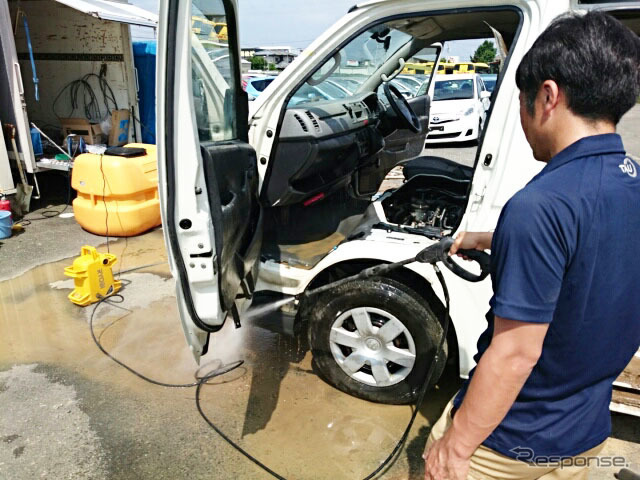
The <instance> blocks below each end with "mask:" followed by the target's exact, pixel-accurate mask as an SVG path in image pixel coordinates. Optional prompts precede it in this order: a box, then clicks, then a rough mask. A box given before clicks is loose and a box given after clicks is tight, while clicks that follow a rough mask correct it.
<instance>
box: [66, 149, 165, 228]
mask: <svg viewBox="0 0 640 480" xmlns="http://www.w3.org/2000/svg"><path fill="white" fill-rule="evenodd" d="M125 147H139V148H144V149H145V150H146V155H141V156H137V157H120V156H112V155H96V154H92V153H85V154H82V155H79V156H78V157H76V159H75V161H74V165H73V173H72V175H71V186H72V187H73V188H74V190H76V191H77V192H78V196H77V197H76V199H75V200H74V201H73V213H74V215H75V217H76V221H77V222H78V223H79V224H80V225H81V226H82V228H84V229H85V230H88V231H89V232H91V233H95V234H96V235H109V236H116V237H130V236H133V235H138V234H140V233H143V232H145V231H147V230H149V229H150V228H153V227H156V226H158V225H160V223H161V220H160V201H159V198H158V166H157V163H156V146H155V145H147V144H144V143H130V144H128V145H125Z"/></svg>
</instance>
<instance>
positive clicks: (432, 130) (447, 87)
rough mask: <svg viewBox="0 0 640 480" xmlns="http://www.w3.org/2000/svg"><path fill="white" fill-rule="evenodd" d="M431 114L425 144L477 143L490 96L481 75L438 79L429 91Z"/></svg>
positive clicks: (472, 74)
mask: <svg viewBox="0 0 640 480" xmlns="http://www.w3.org/2000/svg"><path fill="white" fill-rule="evenodd" d="M429 96H430V97H431V112H430V116H429V134H428V135H427V139H426V143H440V142H467V141H477V140H478V137H479V136H480V132H481V131H482V128H483V126H484V121H485V118H486V115H487V110H488V109H489V97H490V96H491V92H489V91H488V90H487V88H486V87H485V85H484V82H483V81H482V78H480V76H479V75H477V74H475V73H471V74H464V75H463V74H454V75H438V76H436V78H435V79H434V81H433V82H432V83H431V87H430V89H429Z"/></svg>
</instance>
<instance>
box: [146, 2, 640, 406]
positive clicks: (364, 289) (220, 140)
mask: <svg viewBox="0 0 640 480" xmlns="http://www.w3.org/2000/svg"><path fill="white" fill-rule="evenodd" d="M589 9H603V10H606V11H609V12H611V13H612V14H613V15H615V16H616V17H617V18H619V19H620V20H621V21H623V22H624V23H626V24H627V25H629V26H630V27H631V28H633V29H635V31H636V32H639V31H640V2H638V1H621V2H618V3H615V2H606V1H602V2H594V1H592V0H589V1H587V0H584V1H580V0H498V1H492V2H487V1H480V0H431V1H424V0H385V1H379V0H376V1H369V2H366V3H363V4H360V5H356V6H354V7H353V8H351V9H350V11H349V13H348V14H347V15H346V16H345V17H344V18H343V19H342V20H340V21H339V22H337V23H336V24H335V25H334V26H333V27H331V28H330V29H329V30H328V31H327V32H325V33H324V34H323V35H321V36H320V37H319V38H318V39H317V40H316V41H314V42H313V43H312V44H311V45H310V46H309V47H308V48H307V49H305V50H304V52H302V54H301V55H300V56H299V57H298V58H297V59H296V60H295V61H294V62H293V63H292V64H291V65H290V66H289V67H288V68H287V69H286V70H285V71H284V72H282V73H281V74H280V75H279V76H278V77H277V78H276V80H274V81H273V83H272V84H271V85H270V86H269V87H267V89H266V90H265V91H264V92H263V93H262V94H261V95H260V96H259V97H258V98H257V99H256V100H255V101H253V102H251V106H250V108H251V111H250V115H249V122H248V124H247V121H246V119H247V109H248V103H247V98H246V95H245V94H244V93H243V91H242V88H241V86H240V85H241V84H240V81H241V80H240V55H239V46H238V31H237V13H238V12H237V8H236V5H235V1H234V0H197V1H196V0H192V1H190V0H188V1H179V0H164V1H162V2H161V8H160V35H159V45H158V61H159V64H158V82H157V85H158V116H157V119H158V123H157V131H158V139H159V143H158V160H159V169H160V195H161V202H162V215H163V224H164V227H165V228H164V234H165V240H166V244H167V247H168V250H169V253H170V255H169V258H170V263H171V270H172V272H173V275H174V276H175V278H176V280H177V282H176V289H177V298H178V303H179V311H180V315H181V318H182V323H183V327H184V332H185V335H186V338H187V342H188V344H189V347H190V348H191V351H192V353H193V355H194V356H195V357H196V359H199V357H200V356H201V355H202V354H203V353H204V352H205V351H206V350H207V346H208V339H209V336H210V335H211V334H215V333H214V332H216V331H217V330H219V329H220V328H221V326H222V325H223V323H224V322H225V320H226V319H227V318H228V317H230V318H232V319H233V320H234V321H236V323H237V324H239V323H240V319H241V315H242V312H243V311H244V309H246V308H247V307H248V304H250V303H251V302H252V301H256V302H257V301H260V300H261V299H264V298H265V297H268V298H286V297H287V296H293V295H299V294H301V293H303V292H305V291H306V290H308V289H310V288H313V287H316V286H319V285H323V284H326V283H328V282H330V281H332V280H336V279H339V278H344V277H346V276H349V275H351V274H354V273H357V272H359V271H361V270H362V269H364V268H366V267H369V266H372V265H377V264H383V263H389V262H396V261H399V260H404V259H407V258H411V257H413V256H414V255H415V254H416V253H418V252H419V251H420V250H422V249H423V248H425V247H426V246H428V245H431V244H433V243H434V242H436V241H437V240H439V239H440V238H442V237H443V236H447V235H452V234H455V232H456V231H458V230H460V229H464V230H472V231H488V230H492V229H493V228H494V227H495V225H496V222H497V219H498V216H499V214H500V210H501V209H502V207H503V206H504V204H505V202H506V201H507V200H508V199H509V198H510V197H511V196H512V195H513V194H514V193H515V192H516V191H518V190H519V189H520V188H522V186H524V185H525V183H526V182H527V181H528V180H529V179H531V178H532V177H533V175H535V174H536V173H537V172H538V171H539V170H540V169H541V168H542V166H543V165H542V164H541V163H539V162H536V161H535V160H534V159H533V156H532V152H531V150H530V148H529V145H528V144H527V142H526V140H525V137H524V134H523V132H522V129H521V127H520V122H519V106H518V105H519V104H518V89H517V88H516V85H515V70H516V68H517V66H518V63H519V61H520V59H521V58H522V56H523V55H524V53H525V52H526V51H527V49H528V48H529V47H530V46H531V44H532V43H533V41H534V40H535V39H536V37H537V36H538V35H539V34H540V32H542V30H543V29H544V28H545V27H546V26H547V25H548V24H549V22H550V21H551V20H552V19H553V18H555V17H556V16H557V15H559V14H561V13H564V12H567V11H570V10H575V11H586V10H589ZM192 16H198V17H206V18H207V19H209V20H212V21H216V22H224V23H226V24H227V26H228V32H229V35H228V38H229V40H228V45H226V46H222V47H220V48H228V50H229V56H228V59H229V61H230V62H231V63H230V71H232V72H234V75H233V77H232V78H231V79H230V81H229V83H227V82H226V81H225V80H224V78H223V77H222V75H220V73H219V72H218V71H217V69H216V66H215V65H214V64H213V63H211V62H209V63H207V61H206V60H207V59H208V58H210V57H209V56H208V55H207V54H206V52H205V50H204V48H203V46H202V42H201V41H200V39H199V37H198V35H197V33H194V32H193V31H192V27H191V25H192V22H191V17H192ZM488 25H490V26H491V27H493V29H495V31H497V32H499V33H498V34H496V35H499V37H501V38H500V39H499V40H500V41H503V42H504V44H505V45H506V47H507V50H508V51H506V52H505V58H504V60H503V62H502V69H501V73H500V75H499V77H498V82H497V85H496V88H495V90H494V92H493V95H492V102H491V106H490V108H489V111H488V112H487V114H486V120H485V125H484V129H483V131H482V134H481V136H480V138H479V142H478V146H477V148H476V149H475V150H474V154H473V158H474V159H475V160H474V162H473V167H464V166H461V165H459V164H458V162H457V155H458V152H457V149H456V148H453V149H451V148H449V149H437V150H434V149H433V148H432V147H431V146H429V148H428V149H427V150H424V151H423V149H424V147H425V137H426V135H427V131H428V124H429V115H430V109H431V105H430V104H431V102H430V99H429V96H428V95H420V96H416V97H414V98H411V99H409V100H406V99H405V98H404V97H403V96H402V95H401V94H400V93H399V92H398V90H397V89H395V90H394V89H393V88H385V87H388V83H389V82H390V80H392V79H393V78H394V76H395V75H396V74H397V73H399V72H400V71H401V70H402V65H404V61H405V60H407V59H410V58H412V57H414V56H419V57H422V58H434V57H439V55H440V53H441V52H442V51H443V50H445V51H446V46H447V42H450V41H455V40H468V39H477V40H483V39H487V38H489V39H490V38H492V37H493V35H494V33H492V30H491V29H490V28H489V27H488ZM333 77H336V78H338V77H339V78H341V79H344V78H349V77H352V78H354V79H355V78H357V79H358V84H359V87H358V88H357V89H356V90H355V91H353V92H352V93H349V94H348V96H347V97H346V98H340V99H335V100H332V99H323V98H320V97H318V96H307V97H306V99H307V100H305V101H296V102H291V99H292V98H298V97H300V96H299V95H298V96H296V93H297V92H298V91H301V90H303V89H308V88H309V87H316V86H319V87H321V86H322V85H323V84H324V83H325V82H330V81H332V78H333ZM432 80H433V78H431V79H430V80H429V81H432ZM380 85H383V88H381V89H379V87H380ZM378 92H382V93H378ZM434 108H435V107H434ZM636 131H637V129H636ZM636 145H637V144H636ZM630 153H633V154H635V155H638V154H639V153H640V152H638V151H635V152H630ZM401 163H405V165H406V166H405V177H406V182H405V183H403V184H402V185H401V186H400V187H399V188H395V189H390V190H387V191H385V192H384V193H382V195H380V196H378V195H377V192H378V191H379V189H380V186H381V183H382V182H383V180H384V178H385V175H386V174H387V173H388V172H389V171H390V170H391V169H392V168H393V167H395V166H396V165H398V164H401ZM374 198H375V200H374ZM444 273H445V277H446V281H447V283H448V286H449V290H450V292H451V319H452V322H453V328H452V329H451V330H450V335H449V337H448V339H447V352H448V356H449V360H450V361H452V362H456V364H457V366H458V368H459V372H460V375H461V376H462V377H466V376H467V375H468V373H469V371H470V370H471V368H472V367H473V365H474V362H473V355H474V354H475V353H476V341H477V338H478V336H479V335H480V333H481V332H482V331H483V330H484V329H485V327H486V322H485V319H484V315H485V313H486V311H487V310H488V301H489V298H490V296H491V284H490V281H489V280H485V281H482V282H479V283H469V282H466V281H464V280H462V279H461V278H459V277H457V276H456V275H454V274H453V273H451V272H449V271H447V270H445V271H444ZM292 305H293V308H291V309H290V310H288V311H287V312H285V313H289V314H290V315H292V316H294V317H295V319H296V321H298V322H308V331H309V341H310V348H311V350H312V353H313V357H314V362H315V364H316V366H317V368H318V371H319V372H320V373H321V375H322V376H323V377H324V378H325V379H326V380H327V381H329V382H330V383H332V384H333V385H335V386H336V387H337V388H340V389H342V390H344V391H346V392H349V393H351V394H354V395H357V396H360V397H362V398H366V399H369V400H373V401H379V402H387V403H407V402H410V401H412V400H413V399H415V397H416V393H417V391H418V390H419V387H420V382H421V381H422V380H423V379H424V373H425V371H426V369H427V368H428V366H429V364H430V362H431V360H432V358H433V355H434V348H435V342H436V341H437V339H438V336H439V335H440V333H441V331H442V329H441V326H440V323H439V320H438V318H439V316H440V314H441V312H442V309H443V305H444V297H443V292H442V289H441V288H440V286H439V283H438V282H437V281H436V276H435V273H434V269H433V267H432V266H430V265H426V264H421V263H411V264H408V265H406V267H403V268H402V269H400V270H397V271H395V273H393V274H390V275H388V276H384V277H379V278H372V279H368V280H361V281H358V282H354V283H353V284H348V285H344V286H342V287H341V288H340V289H336V290H335V291H332V292H330V293H329V294H326V295H323V296H322V297H319V298H312V299H311V300H307V301H305V300H303V301H301V302H300V303H299V304H292ZM442 368H443V365H439V366H438V369H437V370H438V372H441V371H442ZM437 376H438V375H436V377H437ZM636 387H638V386H637V385H636ZM615 405H618V406H617V407H616V408H623V407H620V406H619V404H616V403H615V401H614V406H615ZM625 408H626V407H625ZM638 411H639V410H638V409H636V410H635V412H636V413H637V412H638Z"/></svg>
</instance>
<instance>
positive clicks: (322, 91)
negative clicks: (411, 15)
mask: <svg viewBox="0 0 640 480" xmlns="http://www.w3.org/2000/svg"><path fill="white" fill-rule="evenodd" d="M411 39H412V37H411V35H409V34H407V33H404V32H401V31H400V30H396V29H393V28H391V27H389V26H387V25H384V24H382V25H376V26H375V27H371V28H370V29H368V30H366V31H364V32H363V33H361V34H360V35H358V36H357V37H356V38H354V39H353V40H351V42H349V43H348V44H347V45H345V46H344V47H343V48H342V49H341V50H339V51H338V52H337V53H336V54H335V55H334V56H333V57H332V58H330V59H329V60H328V61H327V62H325V64H324V65H323V66H322V67H321V68H320V69H319V70H318V71H316V72H315V73H314V74H313V75H312V76H311V78H309V79H308V80H307V81H306V82H305V83H304V84H303V85H302V86H301V87H300V88H299V89H298V90H297V91H296V92H295V93H294V95H293V97H292V98H291V100H290V101H289V106H293V105H299V104H306V103H311V102H317V101H322V100H335V99H342V98H348V97H350V96H352V95H353V94H354V93H355V92H356V91H357V90H358V89H359V87H360V86H361V85H362V83H363V82H364V81H366V80H367V79H368V78H370V77H371V76H372V75H373V74H374V73H375V72H377V71H378V70H379V69H380V67H381V66H382V65H384V64H385V63H386V61H387V60H388V59H389V58H390V57H391V56H392V55H393V54H394V53H396V52H397V51H398V49H399V48H400V47H402V46H403V45H405V44H406V43H407V42H409V41H410V40H411Z"/></svg>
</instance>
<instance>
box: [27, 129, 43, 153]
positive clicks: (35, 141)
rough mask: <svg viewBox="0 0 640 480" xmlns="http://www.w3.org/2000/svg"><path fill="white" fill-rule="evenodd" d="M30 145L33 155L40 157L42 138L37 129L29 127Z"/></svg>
mask: <svg viewBox="0 0 640 480" xmlns="http://www.w3.org/2000/svg"><path fill="white" fill-rule="evenodd" d="M30 133H31V144H32V145H33V154H34V155H42V138H41V137H40V132H39V131H38V129H37V128H34V127H31V130H30Z"/></svg>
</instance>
